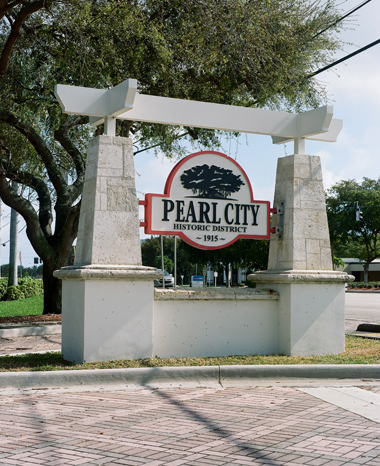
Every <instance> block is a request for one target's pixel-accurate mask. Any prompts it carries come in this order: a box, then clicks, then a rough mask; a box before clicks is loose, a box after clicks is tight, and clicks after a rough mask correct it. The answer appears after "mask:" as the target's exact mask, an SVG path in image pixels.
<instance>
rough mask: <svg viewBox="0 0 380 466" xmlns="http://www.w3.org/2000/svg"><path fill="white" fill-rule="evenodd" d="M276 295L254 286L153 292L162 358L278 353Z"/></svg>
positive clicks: (157, 351) (156, 351)
mask: <svg viewBox="0 0 380 466" xmlns="http://www.w3.org/2000/svg"><path fill="white" fill-rule="evenodd" d="M278 303H279V301H278V294H277V293H269V292H268V291H255V290H252V289H220V288H219V289H204V288H203V289H202V288H200V289H196V290H190V291H186V290H156V292H155V300H154V325H153V333H154V354H155V355H157V356H159V357H161V358H171V357H191V356H195V357H197V356H198V357H207V356H231V355H244V354H277V306H278Z"/></svg>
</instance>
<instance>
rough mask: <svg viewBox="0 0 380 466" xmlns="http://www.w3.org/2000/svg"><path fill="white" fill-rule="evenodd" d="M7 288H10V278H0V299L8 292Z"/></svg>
mask: <svg viewBox="0 0 380 466" xmlns="http://www.w3.org/2000/svg"><path fill="white" fill-rule="evenodd" d="M7 288H8V279H7V278H1V279H0V299H3V296H4V295H5V293H6V292H7Z"/></svg>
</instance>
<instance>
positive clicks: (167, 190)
mask: <svg viewBox="0 0 380 466" xmlns="http://www.w3.org/2000/svg"><path fill="white" fill-rule="evenodd" d="M203 154H215V155H219V156H222V157H224V158H226V159H228V160H229V161H231V162H233V163H234V164H235V165H236V166H237V168H238V169H239V170H240V171H241V172H242V173H243V175H244V178H245V181H246V182H247V184H248V188H249V192H250V194H251V203H255V204H267V208H268V210H267V212H268V215H267V231H268V233H267V235H245V234H244V233H241V234H239V235H237V236H236V237H235V238H234V239H233V240H232V241H230V242H229V243H226V244H223V245H220V246H202V245H200V244H199V243H196V242H195V241H192V240H191V239H189V238H188V237H187V236H186V235H185V234H184V233H183V232H182V231H172V230H170V231H162V230H152V229H151V228H150V225H151V223H152V222H151V219H152V201H151V200H152V198H153V197H170V190H171V186H172V183H173V179H174V177H175V175H176V174H177V172H178V170H179V169H180V168H181V166H182V165H183V164H184V163H186V162H187V161H188V160H189V159H192V158H193V157H196V156H198V155H203ZM144 214H145V222H146V225H145V227H144V233H145V234H149V235H167V236H174V235H175V236H179V237H180V238H181V239H182V240H183V241H185V242H186V243H187V244H190V246H193V247H195V248H197V249H207V250H213V249H222V248H226V247H227V246H230V245H231V244H233V243H235V241H237V240H238V239H240V238H244V239H269V238H270V202H269V201H256V200H255V199H254V198H253V191H252V186H251V183H250V181H249V178H248V176H247V174H246V172H245V171H244V170H243V168H242V167H241V166H240V165H239V164H238V163H237V162H236V160H234V159H232V158H231V157H228V155H226V154H222V153H221V152H216V151H211V150H206V151H201V152H195V153H194V154H190V155H188V156H187V157H185V158H184V159H182V160H181V161H180V162H178V163H177V164H176V165H175V166H174V167H173V169H172V171H171V172H170V173H169V176H168V178H167V180H166V184H165V189H164V194H152V193H148V194H145V206H144Z"/></svg>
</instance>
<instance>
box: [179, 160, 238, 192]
mask: <svg viewBox="0 0 380 466" xmlns="http://www.w3.org/2000/svg"><path fill="white" fill-rule="evenodd" d="M180 180H181V183H182V186H183V187H184V188H185V189H191V190H192V191H193V194H195V195H196V194H197V196H196V197H203V198H208V199H226V198H227V197H228V196H230V195H231V194H232V193H236V192H237V191H239V190H240V188H241V186H243V185H244V184H245V183H244V182H243V181H242V180H241V179H240V175H235V174H234V173H233V171H232V170H229V169H228V168H222V167H217V166H216V165H211V167H210V166H209V165H207V164H204V165H197V166H195V167H192V168H189V169H188V170H185V171H184V172H183V173H182V175H181V177H180Z"/></svg>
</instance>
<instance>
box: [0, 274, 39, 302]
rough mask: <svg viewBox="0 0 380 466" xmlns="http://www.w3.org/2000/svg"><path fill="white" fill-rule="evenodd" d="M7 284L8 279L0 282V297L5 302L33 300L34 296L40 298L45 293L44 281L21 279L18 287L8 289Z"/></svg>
mask: <svg viewBox="0 0 380 466" xmlns="http://www.w3.org/2000/svg"><path fill="white" fill-rule="evenodd" d="M7 283H8V279H6V278H3V279H1V281H0V295H1V299H3V300H4V301H14V300H16V299H25V298H31V297H32V296H40V295H42V294H43V293H44V287H43V282H42V280H34V279H33V278H29V277H28V278H20V279H19V280H18V285H17V286H14V285H13V286H9V287H8V286H7ZM3 291H4V292H3ZM2 292H3V293H2ZM1 293H2V294H1Z"/></svg>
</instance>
